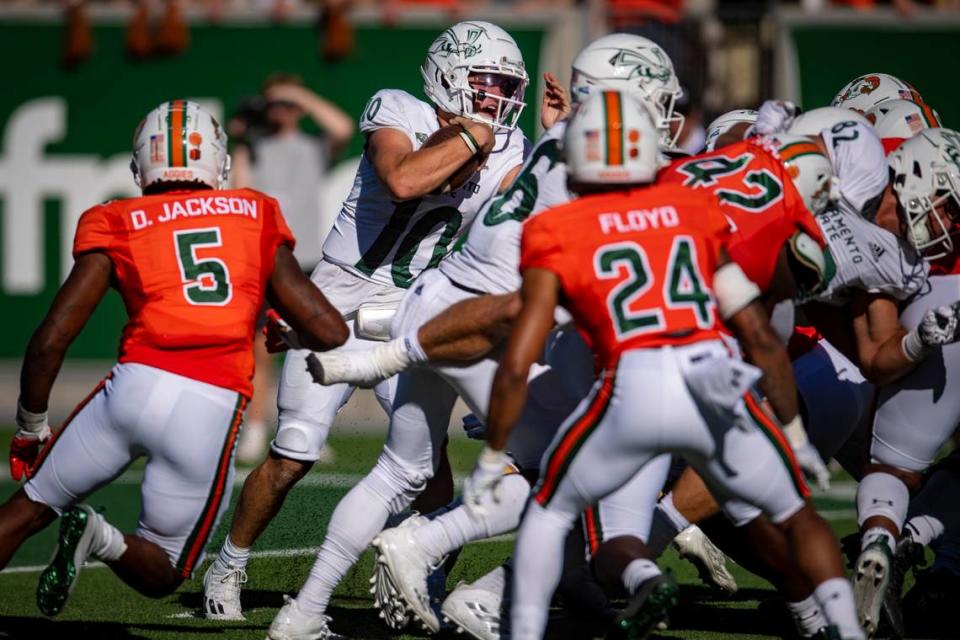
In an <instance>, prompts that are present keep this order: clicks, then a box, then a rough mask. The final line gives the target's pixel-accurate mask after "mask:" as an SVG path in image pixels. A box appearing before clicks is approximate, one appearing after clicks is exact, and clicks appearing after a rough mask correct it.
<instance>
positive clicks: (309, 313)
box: [267, 246, 349, 351]
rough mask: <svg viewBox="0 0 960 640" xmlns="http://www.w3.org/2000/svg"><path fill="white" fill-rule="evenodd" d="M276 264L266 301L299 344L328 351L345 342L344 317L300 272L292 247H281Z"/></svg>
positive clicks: (275, 260) (275, 258)
mask: <svg viewBox="0 0 960 640" xmlns="http://www.w3.org/2000/svg"><path fill="white" fill-rule="evenodd" d="M273 260H274V262H273V273H272V274H271V275H270V285H269V287H268V288H267V299H268V300H269V301H270V305H271V306H272V307H274V308H275V309H276V310H277V311H278V312H279V313H280V315H281V316H282V317H283V319H284V320H286V321H287V322H288V323H289V324H290V326H291V327H293V329H294V331H296V332H297V337H298V338H299V340H300V344H301V345H303V347H305V348H307V349H310V350H311V351H326V350H327V349H333V348H334V347H339V346H340V345H342V344H343V343H344V342H346V341H347V336H348V334H349V332H348V330H347V325H346V323H345V322H344V321H343V316H342V315H340V312H339V311H337V310H336V309H335V308H334V307H333V305H331V304H330V302H329V301H328V300H327V298H326V297H325V296H324V295H323V293H321V291H320V289H318V288H317V285H315V284H313V282H312V281H311V280H310V278H308V277H307V276H305V275H304V273H303V271H301V270H300V265H299V264H298V263H297V260H296V259H295V258H294V257H293V252H292V251H290V249H289V247H287V246H280V247H278V248H277V252H276V254H275V256H274V259H273Z"/></svg>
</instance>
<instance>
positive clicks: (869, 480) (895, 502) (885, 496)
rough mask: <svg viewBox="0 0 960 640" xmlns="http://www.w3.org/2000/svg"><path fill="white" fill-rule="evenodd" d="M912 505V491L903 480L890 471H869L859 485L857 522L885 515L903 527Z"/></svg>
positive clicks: (900, 528) (860, 523)
mask: <svg viewBox="0 0 960 640" xmlns="http://www.w3.org/2000/svg"><path fill="white" fill-rule="evenodd" d="M909 506H910V491H909V489H907V485H905V484H904V483H903V481H902V480H900V479H899V478H897V477H896V476H893V475H891V474H889V473H882V472H878V473H868V474H867V475H865V476H864V477H863V480H861V481H860V486H859V487H857V524H859V525H860V526H861V527H862V526H863V523H864V522H865V521H866V520H867V519H868V518H871V517H873V516H883V517H884V518H887V519H888V520H891V521H892V522H893V523H894V524H895V525H897V529H898V530H902V529H903V523H904V521H905V520H906V519H907V508H908V507H909Z"/></svg>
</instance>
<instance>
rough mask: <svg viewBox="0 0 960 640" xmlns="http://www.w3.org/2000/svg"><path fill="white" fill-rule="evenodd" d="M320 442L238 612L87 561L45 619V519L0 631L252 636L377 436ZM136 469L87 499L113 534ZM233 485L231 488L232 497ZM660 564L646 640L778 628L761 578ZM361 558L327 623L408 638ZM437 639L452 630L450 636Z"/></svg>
mask: <svg viewBox="0 0 960 640" xmlns="http://www.w3.org/2000/svg"><path fill="white" fill-rule="evenodd" d="M9 437H10V433H9V431H4V432H0V450H2V451H3V452H4V453H5V452H6V451H7V444H8V441H9ZM331 443H332V445H333V447H334V450H335V452H336V463H335V464H333V465H330V466H318V467H316V468H315V470H314V472H313V473H311V474H310V475H309V476H308V477H307V478H306V479H305V480H304V481H303V482H301V483H300V484H299V485H298V486H297V487H296V488H295V489H294V490H293V491H292V492H291V493H290V496H289V497H288V499H287V503H286V505H285V507H284V509H283V510H282V511H281V513H280V515H279V516H278V517H277V519H276V520H274V522H273V523H272V524H271V526H270V528H269V529H267V531H266V533H265V534H264V535H263V537H262V538H261V539H260V541H259V542H258V544H257V547H256V548H255V555H256V557H255V558H254V559H253V560H252V561H251V563H250V566H249V578H250V581H249V582H248V583H247V585H246V590H245V591H244V598H243V599H244V610H245V612H246V613H247V621H245V622H238V623H218V622H208V621H206V620H203V619H199V618H197V617H196V615H195V613H196V612H197V611H198V610H199V607H200V597H201V590H202V589H201V578H202V576H203V570H204V569H205V566H206V563H204V566H203V567H201V568H200V570H198V571H197V573H196V575H195V576H194V578H193V579H192V580H190V581H188V582H186V583H184V585H183V586H182V587H181V588H180V590H179V591H178V592H177V593H176V594H174V595H172V596H170V597H167V598H164V599H161V600H150V599H147V598H143V597H141V596H139V595H138V594H137V593H135V592H134V591H132V590H131V589H129V588H127V587H126V586H125V585H124V584H122V583H121V582H120V581H119V579H117V578H116V577H114V576H113V574H112V573H111V572H110V571H109V569H106V568H104V567H102V566H99V567H96V566H95V567H88V568H87V569H86V570H85V571H84V572H83V574H82V576H81V578H80V581H79V583H78V585H77V588H76V590H75V591H74V593H73V595H72V597H71V599H70V601H69V603H68V604H67V607H66V608H65V610H64V611H63V613H61V614H60V615H59V616H58V617H57V618H56V619H54V620H48V619H45V618H44V617H43V616H41V614H40V613H39V611H38V610H37V608H36V605H35V603H34V589H35V588H36V582H37V576H38V574H39V569H38V567H40V566H42V565H44V564H45V563H46V561H47V560H48V559H49V557H50V554H51V552H52V550H53V547H54V545H55V542H56V531H55V528H56V527H55V525H53V526H51V527H49V528H48V529H47V530H45V531H43V532H42V533H40V534H39V535H37V536H35V537H34V538H33V539H31V540H30V541H28V543H27V544H25V545H24V547H23V548H22V549H21V550H20V551H19V552H18V553H17V554H16V555H15V556H14V558H13V561H12V562H11V563H10V566H9V567H8V568H7V569H6V570H5V571H4V572H3V573H0V594H2V597H0V638H5V637H10V638H157V639H164V640H173V639H176V640H188V639H193V638H212V637H217V638H263V637H264V635H265V631H266V628H267V626H268V625H269V624H270V621H271V620H272V619H273V616H274V614H275V613H276V610H277V609H278V608H279V607H280V606H281V604H282V600H283V598H282V596H283V594H285V593H296V591H297V589H298V588H299V586H300V585H301V584H302V583H303V580H304V578H305V577H306V575H307V572H308V571H309V569H310V566H311V564H312V561H313V554H314V551H315V548H316V547H317V546H319V544H320V543H321V541H322V538H323V533H324V530H325V527H326V524H327V521H328V519H329V517H330V513H331V512H332V510H333V507H334V505H335V504H336V502H337V500H338V499H339V498H340V496H342V495H343V494H344V493H345V491H346V489H347V488H348V487H349V486H351V484H352V483H353V482H355V481H356V480H357V478H359V477H360V474H362V473H364V472H365V471H366V470H368V469H369V468H370V467H371V466H372V464H373V462H374V461H375V460H376V456H377V454H378V453H379V448H380V445H381V444H382V441H381V440H380V439H379V438H375V437H365V436H357V437H344V436H340V437H334V438H332V439H331ZM478 450H479V444H478V443H475V442H470V441H463V440H454V441H453V442H452V443H451V449H450V458H451V462H452V464H453V468H454V472H455V473H456V474H458V475H460V476H462V475H464V474H466V473H468V472H469V470H470V468H471V466H472V464H473V461H474V459H475V455H476V453H477V451H478ZM4 466H5V465H4ZM140 468H142V466H140V467H138V466H135V467H134V468H132V469H131V470H130V471H129V472H128V473H127V474H125V475H124V476H122V477H121V478H120V479H119V480H118V481H117V482H116V483H114V484H113V485H111V486H109V487H106V488H104V489H103V490H101V491H100V492H98V493H97V494H95V495H94V496H92V497H91V498H90V500H88V502H89V503H90V504H93V505H94V506H103V507H105V509H106V512H105V513H106V515H107V517H108V518H109V519H110V520H111V521H112V522H114V523H115V524H117V525H118V526H119V527H120V528H121V529H122V530H125V531H132V530H133V529H134V527H135V525H136V521H137V513H138V510H139V485H138V479H139V474H140ZM2 478H3V479H2V480H0V496H2V497H3V498H4V499H5V498H6V497H7V496H8V495H9V494H10V493H12V492H13V491H14V489H15V485H14V483H13V482H12V481H10V479H9V476H8V475H7V472H6V471H5V470H4V472H3V474H2ZM844 489H846V491H845V490H844ZM849 489H850V487H849V485H847V486H845V487H844V486H841V487H840V488H839V490H837V491H835V492H834V494H832V496H831V497H829V498H827V497H823V498H818V499H817V505H818V507H820V508H821V509H822V510H823V511H824V514H825V515H826V516H828V517H829V518H830V519H831V522H832V523H833V524H834V526H835V528H836V530H837V532H838V533H839V534H840V535H843V534H846V533H849V532H850V531H852V530H853V529H854V528H855V523H854V520H853V510H852V509H853V502H852V494H851V493H850V491H849ZM238 494H239V485H237V487H236V490H235V491H234V499H236V497H237V495H238ZM231 514H232V510H231V511H230V512H228V513H227V515H226V517H225V520H224V522H223V523H221V528H220V530H219V531H218V532H217V534H216V535H215V536H214V539H213V541H212V543H211V545H210V550H211V552H212V553H216V550H218V549H219V546H220V543H221V541H222V540H223V536H224V535H225V534H226V527H227V523H228V522H229V520H230V517H231ZM511 547H512V540H511V539H503V540H498V541H494V542H487V543H480V544H474V545H471V546H469V547H468V548H467V549H466V550H465V551H464V553H463V554H462V555H461V558H460V560H459V562H458V563H457V566H456V569H455V570H454V572H453V574H452V575H451V576H450V577H449V580H448V588H452V587H453V586H454V585H455V584H456V582H457V581H458V580H460V579H468V580H472V579H474V578H476V577H478V576H480V575H481V574H483V573H484V572H486V571H487V570H489V569H491V568H493V567H494V566H495V565H496V564H497V563H499V562H500V561H501V560H503V559H504V558H506V557H507V555H509V553H510V549H511ZM208 560H209V558H208ZM662 564H663V565H664V566H667V567H670V568H671V569H672V571H673V572H674V574H675V575H676V576H677V578H678V580H679V582H680V583H681V584H682V585H683V586H684V588H683V589H682V591H681V604H680V607H679V609H678V610H677V611H676V612H675V614H674V615H673V617H672V619H673V624H672V626H671V629H670V630H669V631H666V632H662V633H660V634H658V636H657V637H663V638H703V639H716V640H721V639H728V638H770V637H780V633H781V632H782V630H784V629H785V627H783V626H782V625H783V623H784V622H785V621H786V620H785V619H781V618H778V617H776V616H775V615H772V614H768V613H766V612H762V613H758V611H757V605H758V602H759V601H761V600H764V599H768V598H771V597H773V595H774V594H773V592H772V590H770V587H769V585H767V584H766V583H765V582H764V581H762V580H760V579H758V578H756V577H754V576H752V575H751V574H748V573H746V572H745V571H743V570H742V569H740V568H739V567H737V566H734V567H733V572H734V574H735V575H736V577H737V580H738V582H739V583H740V592H739V593H738V594H737V595H736V596H733V597H728V596H723V595H720V594H718V593H716V592H713V591H710V590H709V589H707V588H706V587H704V586H702V585H701V583H700V582H699V580H698V579H697V577H696V574H695V572H694V571H693V569H692V568H691V565H689V564H687V563H686V562H684V561H682V560H679V559H678V558H677V557H676V555H674V554H673V552H672V551H670V552H668V554H667V556H665V558H664V560H663V563H662ZM371 566H372V556H371V554H369V553H367V554H365V555H364V557H363V558H362V559H361V562H360V563H359V564H358V565H357V567H355V568H354V569H353V570H352V571H351V572H350V573H349V574H348V575H347V577H346V579H345V580H344V581H343V583H342V584H341V585H340V588H339V589H338V591H337V597H335V598H334V601H333V605H334V606H333V607H332V609H331V611H330V614H331V615H332V617H333V625H332V628H333V629H334V630H335V631H338V632H340V633H344V634H346V635H348V636H349V637H353V638H388V637H402V638H413V637H417V636H416V635H391V633H390V632H389V630H388V629H387V628H386V627H385V626H383V625H382V624H381V623H380V622H379V620H378V619H377V616H376V612H375V611H374V610H373V609H372V608H371V602H372V601H371V598H370V596H369V595H368V594H367V586H368V585H367V579H368V578H369V577H370V575H371ZM551 630H552V631H551V633H550V637H553V638H571V637H579V636H571V635H570V633H571V632H570V626H569V621H564V620H562V619H557V620H554V621H553V622H552V624H551ZM447 637H457V636H454V634H452V633H451V634H448V636H447Z"/></svg>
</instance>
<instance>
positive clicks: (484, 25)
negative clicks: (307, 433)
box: [268, 21, 528, 639]
mask: <svg viewBox="0 0 960 640" xmlns="http://www.w3.org/2000/svg"><path fill="white" fill-rule="evenodd" d="M421 73H422V75H423V78H424V92H425V93H426V94H427V96H428V97H429V98H430V99H431V101H432V102H433V103H434V106H430V105H427V104H425V103H421V102H419V101H417V100H415V99H413V98H411V97H409V96H407V95H406V94H403V93H401V92H380V93H378V94H376V95H375V96H374V97H373V98H372V99H371V101H370V103H368V105H367V108H366V111H365V112H364V115H363V117H362V119H361V130H362V131H364V132H365V133H367V135H368V146H367V149H366V152H365V154H364V157H365V159H366V161H367V162H368V163H369V165H368V166H366V167H365V166H364V165H363V164H361V167H360V170H359V171H358V175H357V179H356V181H355V183H354V189H353V192H352V193H351V197H350V198H348V200H347V202H346V203H345V204H344V209H343V211H342V212H341V214H340V216H339V218H338V220H337V222H336V224H335V226H334V230H333V232H332V233H331V235H330V237H329V239H328V241H327V243H326V245H325V247H324V253H325V261H324V263H321V267H322V268H324V269H328V268H329V269H335V270H337V272H338V278H339V277H341V276H340V274H348V277H351V278H353V279H354V280H355V281H356V282H358V283H365V284H367V283H369V284H370V285H371V286H376V287H380V288H384V289H389V290H392V291H395V293H396V296H395V297H394V298H393V299H392V300H391V303H393V304H395V303H398V302H399V301H400V299H401V298H402V297H403V293H404V291H405V289H406V288H407V287H410V286H411V283H412V282H413V281H414V279H415V278H416V277H417V276H418V275H419V272H420V271H421V270H424V269H427V268H429V267H434V266H436V265H437V263H438V262H439V261H440V259H441V258H442V257H443V256H444V255H445V254H446V253H447V252H448V250H449V248H450V247H451V246H452V243H453V242H454V241H455V240H456V239H457V238H458V237H459V236H460V235H461V234H462V233H463V231H464V230H465V229H466V227H467V226H468V225H469V224H470V222H471V221H472V220H473V218H474V216H475V215H476V214H477V212H478V211H479V209H480V207H481V205H482V204H483V203H484V202H485V201H486V200H489V199H490V198H491V197H493V196H494V195H496V193H498V192H499V191H502V190H503V189H504V188H505V187H506V186H507V185H509V184H510V182H512V180H513V178H514V177H515V176H516V174H517V172H518V171H519V169H520V165H521V164H522V162H523V158H524V155H525V151H526V139H525V138H524V136H523V134H522V133H521V132H520V131H518V130H517V129H516V124H517V118H518V117H519V114H520V111H521V109H522V107H523V104H524V103H523V95H524V90H525V88H526V85H527V82H528V77H527V73H526V71H525V69H524V66H523V58H522V54H521V53H520V50H519V48H518V47H517V45H516V43H515V42H514V41H513V39H512V38H511V37H510V35H509V34H508V33H507V32H506V31H504V30H503V29H501V28H500V27H497V26H496V25H494V24H491V23H489V22H477V21H471V22H461V23H459V24H456V25H454V26H452V27H450V28H449V29H447V30H446V31H444V32H443V33H442V34H440V36H439V37H437V39H436V40H435V41H434V42H433V44H431V46H430V48H429V50H428V52H427V56H426V60H425V62H424V64H423V66H422V67H421ZM458 115H459V116H461V118H462V119H460V120H454V119H453V118H454V116H458ZM451 120H453V121H454V123H462V124H463V125H464V131H463V132H462V135H460V136H458V137H454V138H451V139H450V140H449V141H448V143H449V144H450V145H451V146H453V145H456V144H459V146H460V148H463V149H465V151H466V153H463V154H462V156H461V157H456V156H447V157H446V158H445V159H444V158H443V157H442V156H441V155H439V154H438V155H435V156H434V163H435V164H433V165H432V169H431V165H429V164H427V165H424V166H423V167H421V168H419V169H414V168H410V169H408V171H407V172H405V173H406V180H403V179H401V180H396V181H395V180H393V179H391V177H390V175H389V170H390V169H391V168H396V167H398V166H402V165H403V163H404V161H405V160H406V159H407V158H409V157H410V156H415V155H416V154H417V153H423V152H430V151H431V150H433V149H435V148H436V149H439V148H442V146H443V144H440V145H437V146H436V147H430V148H428V149H423V150H421V151H419V152H418V151H413V150H414V149H416V148H417V147H418V146H419V140H418V134H419V136H422V137H423V138H426V137H427V136H429V135H430V134H431V133H432V132H433V131H435V130H437V129H438V128H439V127H440V126H443V125H446V124H447V123H449V122H450V121H451ZM418 127H423V129H418ZM479 129H482V130H483V131H484V132H485V134H486V136H487V137H486V138H484V139H480V138H478V137H477V135H476V133H475V130H479ZM383 134H387V135H388V136H389V138H388V139H387V140H385V139H384V138H383V137H382V136H383ZM494 134H495V135H494ZM383 143H386V147H384V146H383ZM477 152H483V153H489V154H490V155H489V158H488V159H487V161H486V164H485V166H484V167H483V168H481V169H480V170H479V171H478V173H477V174H476V175H475V176H474V178H473V179H471V180H469V181H468V182H467V183H466V184H465V185H464V186H463V187H461V188H458V189H455V190H453V191H449V192H448V193H441V194H439V195H436V194H433V193H432V192H433V191H434V190H436V189H437V188H438V187H441V186H442V185H443V184H445V181H446V180H447V178H448V177H449V176H451V174H452V173H453V172H454V170H455V169H457V168H459V166H460V165H461V164H463V161H464V160H469V159H470V158H471V157H472V155H473V154H474V153H477ZM391 155H392V157H391ZM385 169H386V170H387V172H386V175H385ZM431 170H432V171H433V172H435V174H436V175H438V176H441V177H440V179H438V180H436V181H433V182H431V183H429V184H424V183H423V173H427V172H429V171H431ZM409 183H413V184H419V186H417V187H414V188H410V186H409ZM397 200H400V201H401V202H400V203H399V204H397V203H396V201H397ZM368 202H371V203H373V204H367V203H368ZM378 205H379V206H378ZM327 265H329V266H327ZM416 286H419V285H416ZM352 295H353V296H355V298H353V299H352V300H351V301H350V302H349V303H347V304H345V306H344V307H343V308H342V309H341V310H342V311H343V312H344V313H349V312H351V311H354V310H356V311H357V312H358V313H357V318H358V322H357V327H358V328H363V326H364V325H365V322H364V320H363V317H362V316H363V308H362V307H360V301H361V300H362V301H364V302H366V301H368V300H369V299H370V295H369V290H367V291H362V290H359V291H358V290H356V289H354V292H353V294H352ZM337 303H338V301H336V300H334V304H335V305H336V304H337ZM348 347H349V343H348ZM308 355H309V354H307V353H302V355H301V356H300V357H301V358H302V360H301V361H299V362H297V361H294V362H293V363H291V361H290V357H289V356H288V364H287V366H285V369H284V382H283V385H282V387H281V392H280V393H281V395H280V402H279V404H280V407H281V410H284V408H285V405H286V395H285V394H288V393H289V394H292V395H293V396H294V397H313V395H314V394H317V395H318V396H321V397H330V395H331V394H333V395H335V398H334V401H335V403H336V404H335V405H334V406H329V407H328V406H326V405H325V406H322V407H317V406H315V405H314V404H313V401H312V400H307V401H306V402H304V403H303V404H304V405H307V406H304V407H301V408H302V409H306V410H307V411H309V412H310V414H309V417H310V418H311V419H313V420H317V419H325V420H326V423H325V424H323V425H319V427H320V428H322V429H323V430H324V432H325V430H326V428H327V425H329V421H332V418H333V414H334V412H335V411H336V409H337V408H338V407H339V404H340V403H341V402H342V401H343V400H344V399H345V397H344V396H345V395H348V393H344V392H343V391H338V389H349V388H350V387H349V385H345V384H344V385H335V386H333V387H321V386H318V385H315V384H313V381H312V378H311V377H310V374H309V373H307V371H306V367H305V366H304V362H303V360H306V359H307V356H308ZM293 375H296V376H297V377H298V382H297V386H298V387H300V388H298V389H296V390H294V389H290V388H289V387H291V386H294V385H291V384H290V383H289V382H287V379H288V376H289V377H293ZM301 389H303V390H306V393H305V394H303V395H301V391H300V390H301ZM395 406H400V405H399V404H395ZM281 420H282V417H281ZM391 424H393V423H391ZM314 428H317V425H314ZM283 431H284V425H283V423H282V422H281V426H280V430H279V431H278V435H277V445H280V446H283V445H284V441H283V438H282V436H283ZM395 437H396V436H395V433H394V429H393V427H392V426H391V430H390V434H389V436H388V442H393V440H394V438H395ZM398 449H399V448H398ZM275 452H276V450H275ZM295 453H296V452H295ZM437 455H438V454H437V450H436V448H435V447H434V448H431V447H429V446H426V447H423V448H421V449H419V450H416V451H411V450H404V449H399V450H394V449H391V448H390V447H389V446H388V448H387V449H385V450H384V454H383V455H382V456H381V457H380V460H379V461H378V462H377V464H376V466H375V467H374V469H373V470H372V471H371V472H370V473H369V474H368V475H367V476H366V477H365V478H364V479H363V480H361V481H360V482H359V483H358V484H356V485H355V486H354V487H353V489H351V490H350V492H349V493H348V494H347V495H346V496H345V497H344V498H343V499H342V500H341V501H340V503H339V504H338V505H337V508H336V510H335V511H334V513H333V516H332V518H331V521H330V525H329V527H328V529H327V536H326V539H325V541H324V543H323V545H322V546H321V549H320V552H319V553H318V555H317V560H316V563H315V564H314V567H313V569H312V570H311V572H310V575H309V576H308V578H307V581H306V583H305V584H304V586H303V588H302V589H301V590H300V593H299V595H298V597H297V598H296V599H290V600H288V601H287V603H286V604H285V605H284V606H283V608H282V609H281V610H280V612H279V613H278V614H277V616H276V618H275V619H274V621H273V624H271V626H270V630H269V633H268V635H269V637H270V638H274V639H283V638H301V637H313V638H328V637H334V634H333V632H332V631H330V630H329V628H328V626H327V622H328V618H327V616H326V615H324V613H325V611H326V608H327V605H328V603H329V600H330V596H331V594H332V593H333V589H334V588H335V587H336V585H337V583H338V582H339V581H340V579H341V578H342V577H343V575H344V574H345V573H346V572H347V570H349V568H350V567H351V566H352V565H353V563H354V562H355V561H356V559H357V558H358V557H359V556H360V554H361V553H362V552H363V550H364V549H365V548H366V547H367V545H368V544H369V542H370V540H372V539H373V537H374V536H375V535H376V534H377V533H378V532H379V531H380V529H381V528H382V527H383V524H384V522H385V521H386V519H387V517H388V515H389V514H390V513H397V512H399V511H402V510H403V509H404V508H406V507H407V506H408V505H409V504H410V502H412V501H413V499H414V498H415V497H416V496H417V495H418V494H419V493H420V492H421V491H422V490H423V488H424V486H425V484H426V481H427V479H429V478H430V477H432V475H433V472H434V469H435V466H434V465H435V463H436V461H437Z"/></svg>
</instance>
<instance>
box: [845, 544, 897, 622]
mask: <svg viewBox="0 0 960 640" xmlns="http://www.w3.org/2000/svg"><path fill="white" fill-rule="evenodd" d="M892 566H893V552H892V551H891V550H890V547H889V546H888V545H887V543H886V542H884V541H883V540H874V541H873V542H871V543H869V544H868V545H867V546H866V548H865V549H864V550H863V551H862V552H861V553H860V556H859V557H858V558H857V562H856V565H855V566H854V570H853V598H854V602H856V605H857V616H858V617H859V619H860V626H862V627H863V630H864V632H865V633H866V634H867V636H868V637H873V636H874V635H875V634H876V633H877V628H878V627H879V626H880V609H881V607H882V606H883V602H884V599H885V598H886V594H887V590H888V588H889V586H890V577H891V573H892V571H891V569H892Z"/></svg>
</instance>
